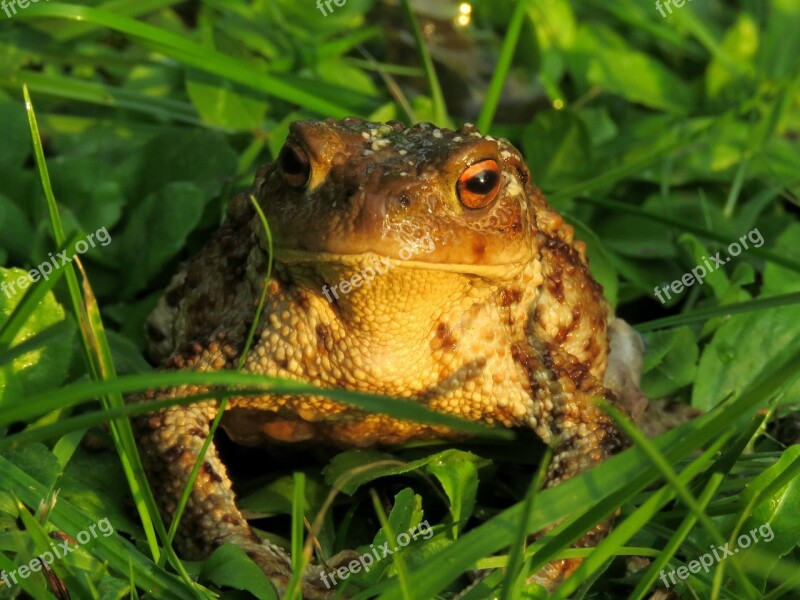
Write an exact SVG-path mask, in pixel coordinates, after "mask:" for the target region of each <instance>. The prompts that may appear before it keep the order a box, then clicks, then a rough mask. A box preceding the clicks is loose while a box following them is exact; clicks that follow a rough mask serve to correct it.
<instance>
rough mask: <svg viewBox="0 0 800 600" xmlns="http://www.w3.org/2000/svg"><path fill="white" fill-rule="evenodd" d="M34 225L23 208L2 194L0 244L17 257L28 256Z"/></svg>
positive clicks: (0, 195)
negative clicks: (32, 225)
mask: <svg viewBox="0 0 800 600" xmlns="http://www.w3.org/2000/svg"><path fill="white" fill-rule="evenodd" d="M32 238H33V227H31V223H30V221H29V220H28V217H27V216H26V215H25V213H24V212H22V210H20V209H19V208H18V207H17V205H16V204H14V203H13V202H12V201H11V200H9V199H8V198H7V197H6V196H4V195H3V194H0V244H2V247H3V249H5V250H7V251H8V252H10V253H11V254H13V255H14V256H15V257H20V258H22V257H26V256H27V255H28V252H30V240H31V239H32Z"/></svg>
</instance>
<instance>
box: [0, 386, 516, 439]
mask: <svg viewBox="0 0 800 600" xmlns="http://www.w3.org/2000/svg"><path fill="white" fill-rule="evenodd" d="M186 385H199V386H215V385H217V386H242V387H244V388H246V389H250V390H261V392H262V393H274V394H296V395H299V394H308V395H312V396H325V397H327V398H331V399H332V400H336V401H338V402H342V403H344V404H348V405H350V406H354V407H356V408H360V409H362V410H364V411H366V412H373V413H382V414H386V415H388V416H391V417H395V418H398V419H402V420H405V421H415V422H419V423H427V424H430V425H439V426H442V427H450V428H452V429H455V430H457V431H463V432H464V433H471V434H473V435H480V436H488V437H491V438H494V439H510V438H512V437H513V434H512V433H511V432H510V431H508V430H507V429H499V428H493V427H488V426H486V425H483V424H481V423H476V422H473V421H467V420H464V419H461V418H458V417H454V416H452V415H448V414H445V413H441V412H438V411H434V410H431V409H429V408H427V407H425V406H423V405H421V404H419V403H417V402H413V401H410V400H403V399H399V398H390V397H387V396H380V395H378V394H367V393H362V392H350V391H347V390H341V389H326V388H320V387H317V386H314V385H310V384H305V383H301V382H298V381H294V380H289V379H281V378H278V377H268V376H265V375H255V374H251V373H237V372H235V371H216V372H196V371H171V372H168V371H156V372H150V373H138V374H135V375H126V376H124V377H120V378H118V379H116V380H114V381H82V382H78V383H74V384H72V385H69V386H67V387H64V388H62V389H60V390H51V391H47V392H42V393H39V394H34V395H31V396H29V397H28V398H26V399H25V401H24V402H22V399H19V400H16V401H15V400H11V401H10V402H9V407H8V409H7V410H4V411H2V412H0V425H7V424H8V423H13V422H14V421H19V420H30V419H32V418H34V417H35V416H36V415H41V414H44V413H47V412H50V411H53V410H57V409H60V408H66V407H68V406H72V405H74V404H78V403H81V402H86V401H89V400H96V399H98V398H100V397H102V396H103V395H105V394H109V393H124V394H127V393H131V392H142V391H146V390H150V389H158V388H168V387H181V386H186Z"/></svg>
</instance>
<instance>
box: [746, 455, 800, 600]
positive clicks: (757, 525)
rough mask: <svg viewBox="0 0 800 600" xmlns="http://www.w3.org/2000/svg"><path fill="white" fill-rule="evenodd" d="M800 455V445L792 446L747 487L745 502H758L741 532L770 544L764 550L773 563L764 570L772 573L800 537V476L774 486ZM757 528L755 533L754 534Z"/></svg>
mask: <svg viewBox="0 0 800 600" xmlns="http://www.w3.org/2000/svg"><path fill="white" fill-rule="evenodd" d="M798 457H800V446H791V447H789V448H787V449H786V451H785V452H784V453H783V454H782V455H781V457H780V459H778V461H777V462H776V463H775V464H774V465H772V466H771V467H769V468H767V469H765V470H764V472H763V473H761V474H759V475H758V476H757V477H756V478H755V479H753V480H752V481H751V482H750V483H749V484H748V485H747V487H746V488H745V490H744V492H743V493H742V497H741V504H742V505H743V506H748V505H749V504H750V503H751V502H753V501H758V504H757V505H756V506H755V509H754V510H753V513H752V514H751V515H750V516H749V517H748V518H747V519H746V520H745V522H744V523H743V524H742V527H741V529H740V532H741V535H750V536H751V539H752V537H753V536H754V537H755V538H756V539H757V540H758V541H757V542H755V543H754V546H756V547H757V548H758V544H769V549H768V550H766V549H765V548H763V547H762V548H758V549H759V550H763V551H764V553H765V555H766V556H768V557H770V558H771V563H769V564H765V565H762V569H763V571H764V572H769V570H770V567H771V566H774V564H775V563H777V562H778V559H779V558H780V557H781V556H786V555H787V554H789V553H790V552H792V551H793V550H794V548H796V547H797V545H798V540H800V519H798V518H797V515H798V514H800V477H797V476H794V477H791V478H790V481H789V482H788V483H786V484H785V485H782V486H780V488H779V489H777V490H774V489H771V487H770V486H774V484H775V483H776V480H778V478H779V477H781V476H782V475H783V476H784V479H785V478H786V477H785V476H786V473H787V471H786V470H787V468H789V467H790V465H792V463H794V462H795V461H797V459H798ZM754 530H757V531H755V533H753V531H754ZM758 583H759V585H760V589H761V590H762V591H763V590H764V588H765V586H766V577H761V578H760V579H759V582H758Z"/></svg>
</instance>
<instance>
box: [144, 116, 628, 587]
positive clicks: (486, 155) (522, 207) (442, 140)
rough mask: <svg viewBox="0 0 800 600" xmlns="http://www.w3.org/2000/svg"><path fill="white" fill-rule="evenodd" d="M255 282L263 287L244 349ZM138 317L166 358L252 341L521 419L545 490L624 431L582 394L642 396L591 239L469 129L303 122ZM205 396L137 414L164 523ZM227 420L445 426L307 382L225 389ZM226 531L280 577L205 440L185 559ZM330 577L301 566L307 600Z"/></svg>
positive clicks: (442, 406)
mask: <svg viewBox="0 0 800 600" xmlns="http://www.w3.org/2000/svg"><path fill="white" fill-rule="evenodd" d="M251 195H252V197H254V198H255V199H256V201H257V202H258V204H259V205H260V207H261V208H262V209H263V211H264V213H265V214H266V217H267V219H268V222H269V225H270V228H271V230H272V235H273V242H274V243H273V256H272V257H271V258H272V259H273V261H274V265H273V270H272V275H271V277H270V278H269V279H268V280H267V279H266V274H267V267H268V263H269V260H270V256H269V244H268V241H267V236H266V233H265V230H264V227H263V224H262V221H261V220H260V218H259V216H258V215H257V214H256V211H255V210H254V207H253V206H252V203H251V201H250V196H251ZM262 286H267V294H266V304H265V307H264V310H263V313H262V315H261V317H260V319H259V322H258V324H257V330H256V335H255V338H254V341H253V344H252V345H251V347H250V349H249V352H248V353H247V356H246V357H242V356H241V354H242V352H243V348H244V345H245V340H246V338H247V335H248V331H249V329H250V327H251V325H252V322H253V320H254V316H255V312H256V307H257V304H258V300H259V298H260V297H261V293H262V289H263V287H262ZM615 332H618V333H615ZM147 334H148V340H149V350H150V353H151V356H152V357H153V358H154V360H155V361H157V362H158V363H159V364H160V366H161V367H162V368H164V369H188V370H197V371H209V370H221V369H236V368H237V366H238V363H239V361H240V359H243V361H244V363H243V364H244V366H243V370H244V371H247V372H252V373H260V374H264V375H271V376H276V377H282V378H286V379H291V380H297V381H302V382H308V383H311V384H314V385H316V386H320V387H322V388H343V389H346V390H356V391H361V392H371V393H375V394H382V395H385V396H392V397H396V398H403V399H409V400H413V401H415V402H419V403H421V404H423V405H424V406H426V407H428V408H431V409H433V410H436V411H442V412H445V413H449V414H451V415H456V416H459V417H462V418H465V419H469V420H472V421H479V422H483V423H486V424H489V425H494V426H502V427H509V428H510V427H520V426H522V427H529V428H532V429H533V430H534V431H535V432H536V434H537V435H538V437H540V438H541V439H542V440H543V441H544V442H546V443H548V444H550V445H551V446H552V447H553V449H554V452H553V458H552V462H551V464H550V465H549V469H548V472H547V485H550V486H552V485H556V484H558V483H559V482H560V481H563V480H565V479H568V478H570V477H573V476H575V475H577V474H579V473H581V472H582V471H584V470H586V469H588V468H590V467H592V466H593V465H596V464H598V463H600V462H601V461H603V460H605V459H606V458H608V457H609V456H611V455H613V454H615V453H616V452H618V451H619V450H620V448H622V447H623V445H624V443H623V441H622V439H621V437H620V434H619V433H618V431H617V429H616V426H615V425H614V423H613V421H612V420H611V419H610V418H609V417H608V416H606V415H605V414H604V413H603V412H602V411H601V410H600V409H599V408H598V407H597V406H596V404H595V402H593V398H595V397H602V398H606V399H607V400H609V401H611V402H614V403H617V404H618V405H622V404H624V403H625V402H624V401H623V400H624V399H625V398H636V397H638V394H637V392H638V390H637V388H636V386H637V383H638V371H639V368H640V355H641V349H640V348H639V347H638V346H637V340H636V336H635V334H632V333H631V331H630V330H629V329H628V328H627V326H625V325H624V323H623V322H621V321H619V320H615V318H614V316H613V314H611V312H610V310H609V307H608V304H607V303H606V301H605V300H604V298H603V293H602V288H601V286H600V285H599V284H598V283H596V282H595V280H594V279H593V278H592V276H591V274H590V272H589V269H588V264H587V259H586V254H585V245H584V244H583V243H582V242H579V241H576V240H574V239H573V230H572V228H571V227H570V226H569V225H567V224H565V223H564V221H563V219H562V218H561V217H560V216H559V215H558V214H556V212H554V211H553V210H552V209H551V208H550V207H549V206H548V204H547V202H546V200H545V198H544V197H543V195H542V194H541V192H540V191H539V190H537V189H536V188H535V187H534V186H533V184H532V182H531V176H530V173H529V171H528V168H527V167H526V165H525V163H524V161H523V159H522V156H521V155H520V153H519V152H518V151H517V150H516V149H515V148H514V147H513V146H512V145H511V144H509V143H508V142H507V141H505V140H502V139H493V138H492V137H489V136H484V135H481V134H480V133H479V132H478V131H477V130H476V129H475V128H474V127H473V126H471V125H466V126H464V127H462V128H461V129H459V130H458V131H450V130H446V129H440V128H436V127H434V126H433V125H430V124H427V123H422V124H417V125H415V126H413V127H406V126H404V125H403V124H401V123H398V122H390V123H385V124H379V123H371V122H366V121H363V120H360V119H356V118H348V119H344V120H331V119H329V120H325V121H304V122H296V123H294V124H293V125H292V126H291V128H290V132H289V136H288V139H287V141H286V143H285V145H284V146H283V149H282V150H281V152H280V155H279V156H278V158H277V160H276V162H275V163H274V164H269V165H266V166H264V167H263V168H261V169H260V170H259V171H258V173H257V175H256V178H255V182H254V184H253V187H252V190H251V191H250V193H249V194H246V195H245V194H242V195H239V196H237V197H235V198H234V199H233V200H232V201H231V202H230V205H229V207H228V210H227V219H226V222H225V223H224V224H223V225H222V226H221V228H220V229H219V230H218V231H217V232H216V233H215V234H214V235H213V237H212V238H211V239H210V240H209V242H208V244H207V245H206V247H205V248H204V249H203V250H202V251H201V252H200V253H199V254H198V255H197V256H196V257H195V258H193V259H191V260H189V261H188V262H186V263H185V264H184V265H183V266H182V267H181V269H180V271H179V272H178V274H177V275H176V276H175V277H174V278H173V279H172V281H171V283H170V284H169V286H168V287H167V289H166V291H165V293H164V295H163V297H162V298H161V299H160V301H159V302H158V305H157V307H156V309H155V310H154V312H153V313H152V315H151V316H150V317H149V319H148V321H147ZM615 344H616V345H617V346H618V347H619V348H617V349H614V350H613V351H612V352H610V347H612V346H614V345H615ZM610 355H611V359H610V360H609V356H610ZM200 391H207V390H203V389H201V388H198V387H197V386H185V387H182V388H180V389H172V390H169V391H167V392H163V391H162V392H159V393H151V394H150V395H149V397H150V398H164V397H175V396H185V395H188V394H192V393H198V392H200ZM217 406H218V403H217V402H216V401H211V400H209V401H203V402H201V403H198V404H193V405H189V406H175V407H172V408H168V409H166V410H163V411H161V412H158V413H155V414H150V415H146V416H144V417H141V418H139V419H138V420H137V422H136V431H137V438H138V443H139V445H140V448H141V451H142V456H143V461H144V463H145V468H146V469H147V471H148V475H149V477H150V479H151V482H152V484H153V487H154V489H155V492H156V495H157V499H158V501H159V503H160V507H161V509H162V510H163V511H164V513H165V515H166V517H167V518H168V519H169V517H170V515H171V514H172V513H173V511H174V510H175V506H176V504H177V502H178V500H179V498H180V496H181V492H182V490H183V488H184V486H185V484H186V481H187V479H188V475H189V473H190V471H191V470H192V467H193V466H194V464H195V461H196V459H197V457H198V453H199V451H200V448H201V447H202V445H203V442H204V440H205V438H206V437H207V435H208V433H209V424H210V422H211V421H212V420H213V419H214V417H215V415H216V412H217ZM222 427H223V428H224V429H225V430H226V432H227V433H228V435H229V436H230V437H231V438H232V439H233V440H234V441H235V442H238V443H241V444H246V445H257V444H263V443H292V442H302V441H312V440H313V441H314V442H321V443H328V444H332V445H335V446H337V447H342V448H346V447H367V446H374V445H391V444H401V443H404V442H408V441H411V440H420V439H431V438H452V437H455V435H456V434H455V433H454V432H453V431H451V430H448V429H445V428H442V427H437V426H431V425H425V424H419V423H413V422H409V421H401V420H397V419H394V418H390V417H388V416H384V415H380V414H369V413H365V412H362V411H360V410H357V409H355V408H353V407H350V406H347V405H344V404H341V403H338V402H335V401H333V400H331V399H329V398H326V397H324V396H310V395H303V394H297V395H277V394H271V395H264V396H260V397H258V396H256V397H254V396H248V397H235V398H231V400H230V402H229V404H228V406H227V410H226V411H225V414H224V416H223V418H222ZM597 535H598V534H597V533H596V532H595V534H594V539H596V537H597ZM587 540H588V541H585V543H592V540H591V539H590V538H587ZM226 542H231V543H234V544H237V545H239V546H240V547H241V548H243V549H244V550H245V551H246V552H247V553H248V554H249V555H250V556H251V557H253V559H254V560H255V561H256V562H257V563H258V564H259V565H260V566H261V568H262V569H263V570H264V572H265V573H266V574H267V575H268V576H269V578H270V579H271V580H272V582H273V583H274V584H275V586H276V588H277V589H278V590H279V592H280V591H283V590H284V589H285V587H286V585H287V583H288V581H289V579H290V577H291V572H290V561H289V558H288V556H287V553H286V552H285V551H284V550H283V549H281V548H279V547H278V546H276V545H274V544H272V543H270V542H269V541H267V540H263V539H261V538H259V537H258V536H257V535H255V533H254V532H253V531H252V530H251V528H250V527H249V526H248V523H247V521H246V520H245V519H244V518H243V516H242V514H241V512H240V511H239V510H238V508H237V506H236V502H235V497H234V493H233V491H232V489H231V482H230V480H229V478H228V475H227V473H226V469H225V466H224V465H223V464H222V462H221V461H220V459H219V456H218V453H217V451H216V449H215V447H214V445H213V444H212V445H211V447H210V449H209V452H208V454H207V455H206V457H205V461H204V463H203V465H202V469H201V470H200V474H199V477H198V479H197V482H196V484H195V486H194V489H193V491H192V494H191V497H190V499H189V502H188V505H187V508H186V512H185V514H184V516H183V520H182V525H181V528H180V529H179V534H178V538H177V544H178V547H179V550H180V551H181V552H182V554H183V556H186V557H187V558H195V559H197V558H203V557H205V556H207V555H208V554H209V553H210V552H211V551H212V550H213V549H214V548H216V547H217V546H219V545H221V544H223V543H226ZM574 562H575V561H572V563H571V566H570V565H569V564H566V563H565V564H562V565H560V566H558V565H555V566H554V565H550V566H549V567H548V568H547V569H545V571H546V572H545V573H544V574H543V575H542V577H541V578H540V580H541V581H543V582H545V583H548V584H549V585H550V586H551V587H552V586H553V585H556V584H557V582H558V580H559V579H560V578H563V576H564V574H565V573H566V572H567V571H568V570H569V569H571V568H574V566H575V564H574ZM327 593H328V592H327V591H326V590H325V589H324V588H321V587H320V586H319V580H318V579H316V580H315V579H313V578H306V580H305V583H304V594H305V596H306V597H309V598H323V597H327V595H326V594H327Z"/></svg>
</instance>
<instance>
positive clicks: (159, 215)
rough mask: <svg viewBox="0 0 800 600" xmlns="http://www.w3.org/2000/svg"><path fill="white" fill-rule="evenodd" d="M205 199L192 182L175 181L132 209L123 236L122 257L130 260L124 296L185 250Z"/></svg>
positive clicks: (140, 285)
mask: <svg viewBox="0 0 800 600" xmlns="http://www.w3.org/2000/svg"><path fill="white" fill-rule="evenodd" d="M206 200H207V196H206V195H205V194H204V193H203V190H201V189H200V188H199V187H197V185H195V184H194V183H190V182H177V183H171V184H168V185H166V186H164V188H163V189H162V190H161V191H159V192H156V193H154V194H150V195H149V196H148V197H147V198H145V200H144V201H143V202H142V203H140V204H139V205H138V206H137V207H136V208H135V209H134V210H133V212H132V213H131V216H130V219H129V222H128V226H127V227H126V228H125V231H124V233H123V237H122V252H121V256H123V257H129V258H130V259H131V264H130V267H129V268H128V269H127V270H126V272H125V281H126V284H125V287H124V288H123V294H125V295H130V294H133V293H134V292H136V291H138V290H140V289H142V288H143V287H144V286H145V285H147V283H148V282H149V281H150V278H151V277H153V276H154V275H156V274H157V273H159V272H160V270H161V269H162V268H163V267H164V265H166V264H167V262H169V261H170V259H172V258H174V257H175V256H176V255H177V254H178V252H180V251H181V250H182V249H183V248H184V246H185V244H186V239H187V238H188V237H189V234H190V233H191V232H192V231H193V230H194V228H195V227H196V226H197V224H198V223H199V222H200V218H201V217H202V216H203V209H204V208H205V204H206Z"/></svg>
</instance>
